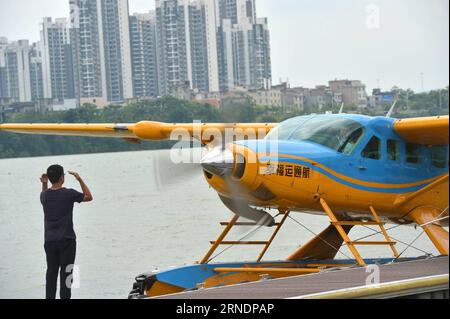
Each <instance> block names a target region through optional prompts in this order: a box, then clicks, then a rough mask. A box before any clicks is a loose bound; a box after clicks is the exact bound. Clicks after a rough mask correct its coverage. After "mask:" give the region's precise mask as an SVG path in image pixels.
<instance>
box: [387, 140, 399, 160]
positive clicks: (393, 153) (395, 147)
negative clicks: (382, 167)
mask: <svg viewBox="0 0 450 319" xmlns="http://www.w3.org/2000/svg"><path fill="white" fill-rule="evenodd" d="M387 157H388V160H390V161H398V160H400V143H399V142H398V141H395V140H387Z"/></svg>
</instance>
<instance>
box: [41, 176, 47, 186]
mask: <svg viewBox="0 0 450 319" xmlns="http://www.w3.org/2000/svg"><path fill="white" fill-rule="evenodd" d="M40 179H41V183H42V184H48V176H47V174H42V175H41V178H40Z"/></svg>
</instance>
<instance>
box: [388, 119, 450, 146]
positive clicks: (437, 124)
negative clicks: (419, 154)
mask: <svg viewBox="0 0 450 319" xmlns="http://www.w3.org/2000/svg"><path fill="white" fill-rule="evenodd" d="M448 122H449V117H448V115H447V116H436V117H421V118H411V119H403V120H397V121H396V122H395V123H394V130H395V131H396V132H397V134H398V135H400V136H401V137H402V138H404V139H405V140H406V141H408V142H411V143H416V144H422V145H446V144H448Z"/></svg>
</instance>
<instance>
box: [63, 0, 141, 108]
mask: <svg viewBox="0 0 450 319" xmlns="http://www.w3.org/2000/svg"><path fill="white" fill-rule="evenodd" d="M70 15H71V26H72V29H73V30H72V32H73V35H72V37H73V42H74V43H73V47H74V52H75V54H76V55H75V58H76V63H75V73H76V78H77V80H76V85H77V88H78V90H77V91H78V95H79V97H80V99H81V101H82V102H83V101H91V102H95V103H97V104H106V101H108V102H121V101H123V100H125V99H129V98H132V97H133V83H132V75H131V74H132V70H131V49H130V33H129V10H128V1H127V0H70Z"/></svg>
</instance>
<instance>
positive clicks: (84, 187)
mask: <svg viewBox="0 0 450 319" xmlns="http://www.w3.org/2000/svg"><path fill="white" fill-rule="evenodd" d="M69 174H70V175H73V176H74V177H75V178H76V179H77V181H78V183H80V187H81V190H82V192H83V194H84V199H83V202H91V201H92V200H93V199H94V198H93V197H92V194H91V191H90V190H89V188H88V187H87V185H86V184H85V183H84V181H83V179H82V178H81V177H80V175H79V174H78V173H76V172H69Z"/></svg>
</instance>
